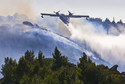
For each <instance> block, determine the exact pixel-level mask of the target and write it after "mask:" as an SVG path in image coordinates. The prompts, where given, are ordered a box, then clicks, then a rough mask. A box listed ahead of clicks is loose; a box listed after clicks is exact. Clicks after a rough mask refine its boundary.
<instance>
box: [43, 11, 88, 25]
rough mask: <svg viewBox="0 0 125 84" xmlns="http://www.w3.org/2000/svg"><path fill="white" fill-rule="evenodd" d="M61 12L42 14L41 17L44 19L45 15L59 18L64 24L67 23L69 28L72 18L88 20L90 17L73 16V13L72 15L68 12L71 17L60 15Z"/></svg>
mask: <svg viewBox="0 0 125 84" xmlns="http://www.w3.org/2000/svg"><path fill="white" fill-rule="evenodd" d="M59 12H60V11H58V12H54V13H55V14H48V13H41V17H42V18H43V16H44V15H46V16H53V17H59V18H60V20H62V22H63V23H65V24H66V25H67V26H68V24H69V22H70V18H82V17H85V18H86V19H88V18H89V16H88V15H73V13H71V12H70V11H68V12H69V15H65V14H60V13H59Z"/></svg>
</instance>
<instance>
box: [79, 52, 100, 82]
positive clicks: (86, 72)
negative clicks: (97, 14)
mask: <svg viewBox="0 0 125 84" xmlns="http://www.w3.org/2000/svg"><path fill="white" fill-rule="evenodd" d="M79 60H80V63H78V69H77V72H78V76H79V79H80V80H82V81H83V83H84V84H98V73H97V68H96V65H95V63H92V61H91V60H90V58H87V55H86V54H85V53H83V56H82V57H81V58H80V59H79Z"/></svg>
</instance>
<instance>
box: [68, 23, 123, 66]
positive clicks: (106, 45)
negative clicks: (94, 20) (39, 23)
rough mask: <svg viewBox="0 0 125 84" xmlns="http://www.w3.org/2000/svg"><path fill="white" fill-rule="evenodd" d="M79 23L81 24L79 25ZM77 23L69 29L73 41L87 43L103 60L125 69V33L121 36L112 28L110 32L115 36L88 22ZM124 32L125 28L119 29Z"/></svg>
mask: <svg viewBox="0 0 125 84" xmlns="http://www.w3.org/2000/svg"><path fill="white" fill-rule="evenodd" d="M78 22H79V23H78ZM80 22H81V21H76V22H72V23H71V24H69V26H68V27H67V28H68V29H69V31H70V32H71V37H70V38H71V39H73V40H76V41H80V42H81V43H83V42H85V43H86V44H87V46H89V47H90V48H91V50H93V51H95V52H96V53H98V54H99V55H100V56H101V58H102V59H104V60H105V61H107V62H109V63H110V64H112V65H114V64H118V65H120V66H121V67H122V68H124V67H125V51H124V50H125V33H124V32H122V33H120V34H119V35H117V36H116V35H114V34H117V32H114V29H115V28H114V29H113V28H112V29H111V30H110V32H113V34H107V33H106V31H105V30H104V29H103V27H102V26H101V25H100V26H94V25H93V24H91V23H89V22H87V21H82V23H80ZM119 29H121V30H124V29H125V28H123V27H119Z"/></svg>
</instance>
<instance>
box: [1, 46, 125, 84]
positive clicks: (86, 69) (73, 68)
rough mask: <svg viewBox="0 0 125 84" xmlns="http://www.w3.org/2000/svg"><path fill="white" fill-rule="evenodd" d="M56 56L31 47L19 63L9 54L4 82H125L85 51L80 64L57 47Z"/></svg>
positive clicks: (5, 65) (118, 83)
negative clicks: (36, 53)
mask: <svg viewBox="0 0 125 84" xmlns="http://www.w3.org/2000/svg"><path fill="white" fill-rule="evenodd" d="M52 57H53V58H46V57H45V56H44V55H43V53H42V51H39V52H38V56H35V54H34V51H33V50H27V51H26V52H25V54H24V56H22V57H20V58H19V61H18V62H17V61H16V60H15V59H12V58H9V57H6V58H5V60H4V62H5V64H3V65H2V68H1V74H2V75H3V78H1V79H0V84H125V78H124V77H123V75H122V74H121V73H120V72H118V71H113V70H110V69H109V67H107V66H104V65H103V64H101V65H96V64H95V63H94V62H93V61H92V60H91V59H90V58H89V57H87V55H86V53H85V52H83V55H82V56H81V57H80V58H79V62H77V64H73V63H71V62H70V61H69V60H68V58H67V56H62V54H61V51H59V49H58V48H57V47H56V48H55V51H54V52H53V54H52Z"/></svg>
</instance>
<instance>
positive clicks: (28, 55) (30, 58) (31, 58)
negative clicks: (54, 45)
mask: <svg viewBox="0 0 125 84" xmlns="http://www.w3.org/2000/svg"><path fill="white" fill-rule="evenodd" d="M34 57H35V55H34V51H31V50H30V51H29V50H27V51H26V52H25V56H24V58H25V59H26V60H28V61H29V62H31V63H32V64H33V61H34Z"/></svg>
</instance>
